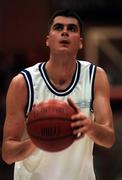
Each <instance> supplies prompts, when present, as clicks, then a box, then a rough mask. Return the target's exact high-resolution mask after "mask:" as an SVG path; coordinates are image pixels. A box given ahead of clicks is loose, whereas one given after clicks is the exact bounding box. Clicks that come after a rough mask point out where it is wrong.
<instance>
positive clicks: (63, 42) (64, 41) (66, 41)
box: [59, 39, 69, 45]
mask: <svg viewBox="0 0 122 180" xmlns="http://www.w3.org/2000/svg"><path fill="white" fill-rule="evenodd" d="M59 43H60V44H65V45H67V44H69V41H68V40H65V39H64V40H61V41H60V42H59Z"/></svg>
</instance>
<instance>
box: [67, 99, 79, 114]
mask: <svg viewBox="0 0 122 180" xmlns="http://www.w3.org/2000/svg"><path fill="white" fill-rule="evenodd" d="M67 102H68V104H69V105H70V106H71V107H72V108H73V109H74V110H75V112H76V113H79V112H80V108H79V106H77V104H75V103H74V102H73V100H72V99H71V98H70V97H68V98H67Z"/></svg>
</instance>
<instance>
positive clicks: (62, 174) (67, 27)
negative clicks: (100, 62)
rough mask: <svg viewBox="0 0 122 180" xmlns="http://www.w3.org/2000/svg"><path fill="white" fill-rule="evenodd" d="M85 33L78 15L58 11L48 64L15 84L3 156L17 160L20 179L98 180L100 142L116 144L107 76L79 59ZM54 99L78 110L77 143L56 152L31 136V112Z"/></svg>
mask: <svg viewBox="0 0 122 180" xmlns="http://www.w3.org/2000/svg"><path fill="white" fill-rule="evenodd" d="M81 32H82V24H81V21H80V18H79V17H78V16H77V14H75V13H74V12H71V11H67V10H66V11H65V10H64V11H58V12H56V13H55V14H54V15H53V16H52V18H51V20H50V22H49V34H48V36H47V39H46V45H47V46H48V47H49V48H50V57H49V60H48V62H45V63H37V64H36V65H34V66H32V67H29V68H27V69H25V70H23V71H22V72H21V73H20V74H18V75H17V76H16V77H14V78H13V80H12V82H11V84H10V87H9V89H8V93H7V100H6V106H7V111H6V120H5V125H4V139H3V150H2V155H3V159H4V160H5V161H6V162H7V163H8V164H11V163H13V162H15V170H14V171H15V172H14V180H40V179H41V180H50V179H53V180H95V175H94V170H93V157H92V150H93V144H94V142H95V143H96V144H98V145H101V146H104V147H107V148H110V147H111V146H112V145H113V143H114V139H115V137H114V129H113V120H112V111H111V107H110V102H109V84H108V80H107V77H106V74H105V72H104V71H103V70H102V69H101V68H99V67H96V66H95V65H92V64H91V63H89V62H85V61H79V60H77V59H76V57H77V52H78V50H79V49H80V48H82V46H83V43H82V37H81V36H82V33H81ZM48 99H59V100H63V101H67V102H68V103H69V104H70V105H71V106H72V107H74V108H75V109H76V114H75V115H73V116H72V120H73V121H71V126H72V128H73V134H74V135H75V136H77V138H76V141H75V142H74V143H73V144H72V145H71V146H70V147H68V148H66V149H65V150H63V151H59V152H56V153H49V152H45V151H43V150H41V149H38V148H37V147H35V145H34V144H33V143H32V141H31V140H30V139H29V137H28V135H27V133H26V120H27V113H28V112H29V111H31V109H32V106H33V105H34V104H38V103H39V102H42V101H45V100H48ZM93 113H94V116H93ZM74 120H75V121H74Z"/></svg>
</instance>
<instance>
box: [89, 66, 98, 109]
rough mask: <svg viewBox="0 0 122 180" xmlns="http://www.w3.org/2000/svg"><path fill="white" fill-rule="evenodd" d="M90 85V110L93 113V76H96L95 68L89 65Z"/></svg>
mask: <svg viewBox="0 0 122 180" xmlns="http://www.w3.org/2000/svg"><path fill="white" fill-rule="evenodd" d="M89 73H90V83H91V98H92V99H91V106H90V107H91V110H92V111H93V100H94V80H95V74H96V66H95V65H93V64H91V65H90V71H89Z"/></svg>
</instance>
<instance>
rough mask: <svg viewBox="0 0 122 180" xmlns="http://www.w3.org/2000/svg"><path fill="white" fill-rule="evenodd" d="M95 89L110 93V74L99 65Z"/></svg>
mask: <svg viewBox="0 0 122 180" xmlns="http://www.w3.org/2000/svg"><path fill="white" fill-rule="evenodd" d="M94 91H95V92H102V93H106V94H108V95H109V91H110V84H109V80H108V76H107V74H106V72H105V70H104V69H103V68H101V67H97V69H96V76H95V84H94Z"/></svg>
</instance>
